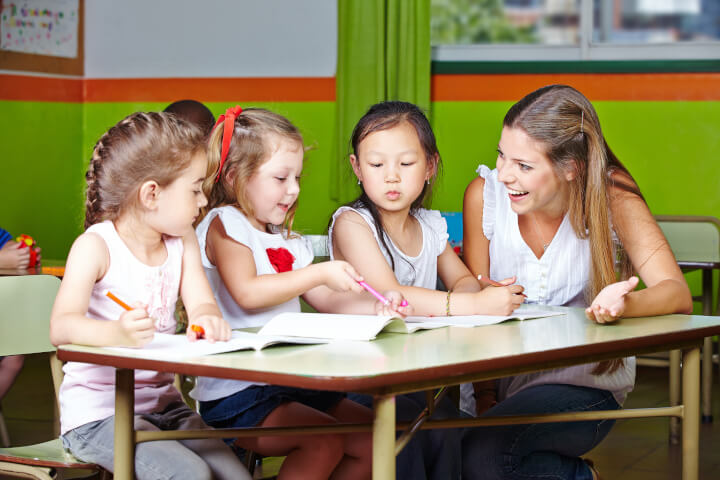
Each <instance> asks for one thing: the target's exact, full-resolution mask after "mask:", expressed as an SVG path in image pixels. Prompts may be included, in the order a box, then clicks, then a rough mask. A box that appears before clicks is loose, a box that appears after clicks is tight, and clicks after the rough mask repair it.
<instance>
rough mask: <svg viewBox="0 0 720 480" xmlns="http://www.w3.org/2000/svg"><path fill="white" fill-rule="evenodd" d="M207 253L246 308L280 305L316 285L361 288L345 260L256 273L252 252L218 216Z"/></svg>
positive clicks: (209, 232) (209, 234)
mask: <svg viewBox="0 0 720 480" xmlns="http://www.w3.org/2000/svg"><path fill="white" fill-rule="evenodd" d="M207 254H208V258H209V259H210V261H212V262H213V264H215V266H216V267H217V269H218V272H219V273H220V277H221V278H222V280H223V282H224V283H225V286H226V287H227V289H228V291H229V292H230V295H232V297H233V299H234V300H235V302H237V304H238V305H240V306H241V307H242V308H244V309H246V310H254V309H258V308H266V307H272V306H274V305H279V304H281V303H284V302H287V301H288V300H291V299H292V298H295V297H298V296H300V295H302V294H304V293H305V292H307V291H308V290H311V289H313V288H315V287H317V286H319V285H328V286H329V287H330V288H332V289H333V290H339V291H348V290H352V291H354V292H356V293H361V292H362V291H363V290H362V287H360V285H359V284H358V283H357V281H356V280H357V279H359V276H358V275H357V272H355V270H354V269H353V268H352V267H351V266H350V265H349V264H347V263H346V262H323V263H318V264H312V265H309V266H307V267H305V268H301V269H298V270H292V271H289V272H282V273H277V274H272V275H258V274H257V269H256V268H255V259H254V258H253V252H252V251H251V250H250V248H248V247H247V246H245V245H243V244H241V243H238V242H236V241H235V240H233V239H232V238H230V237H229V236H228V235H227V233H226V232H225V229H224V227H223V225H222V222H221V221H219V220H218V219H217V218H216V219H214V220H213V221H212V223H211V224H210V228H209V229H208V235H207ZM219 259H222V261H218V260H219Z"/></svg>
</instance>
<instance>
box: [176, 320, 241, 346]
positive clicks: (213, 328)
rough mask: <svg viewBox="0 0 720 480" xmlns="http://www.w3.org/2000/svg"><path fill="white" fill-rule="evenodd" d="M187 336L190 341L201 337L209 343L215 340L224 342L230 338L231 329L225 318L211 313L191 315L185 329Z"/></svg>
mask: <svg viewBox="0 0 720 480" xmlns="http://www.w3.org/2000/svg"><path fill="white" fill-rule="evenodd" d="M186 335H187V338H188V340H190V341H191V342H194V341H196V340H200V339H201V338H203V339H205V340H207V341H208V342H210V343H215V342H216V341H221V342H226V341H228V340H230V336H231V335H232V330H231V328H230V324H228V323H227V322H226V321H225V319H223V318H222V317H220V316H218V315H214V314H212V313H204V314H200V315H193V317H192V319H191V320H190V326H189V327H188V329H187V333H186Z"/></svg>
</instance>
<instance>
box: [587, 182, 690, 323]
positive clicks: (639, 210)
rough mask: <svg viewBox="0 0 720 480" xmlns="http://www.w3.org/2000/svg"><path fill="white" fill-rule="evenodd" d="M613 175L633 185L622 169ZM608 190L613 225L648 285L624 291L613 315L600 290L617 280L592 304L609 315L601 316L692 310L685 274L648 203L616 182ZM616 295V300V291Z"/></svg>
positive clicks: (611, 318) (608, 302)
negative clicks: (635, 289)
mask: <svg viewBox="0 0 720 480" xmlns="http://www.w3.org/2000/svg"><path fill="white" fill-rule="evenodd" d="M614 179H615V181H616V182H622V183H625V184H627V185H632V180H631V179H630V178H629V177H628V176H627V175H625V174H624V173H616V174H614ZM609 193H610V195H609V198H610V212H611V215H612V222H613V227H614V229H615V232H616V233H617V235H618V238H619V239H620V242H621V243H622V245H623V248H624V249H625V251H626V252H627V254H628V257H629V258H630V261H631V262H632V265H633V267H634V269H635V270H636V271H637V272H638V275H639V276H640V278H641V279H642V280H643V282H644V283H645V285H646V286H647V288H644V289H642V290H638V291H631V292H630V293H628V294H627V295H624V308H622V309H621V310H622V311H617V310H616V311H615V312H614V313H615V315H613V312H612V311H611V310H612V304H613V300H614V299H613V298H612V295H607V296H605V295H603V293H604V292H605V290H607V289H610V288H612V287H613V285H617V284H613V285H609V286H608V287H606V288H605V289H603V291H601V292H600V294H598V296H597V297H596V298H595V300H594V301H593V305H596V306H598V305H599V306H600V307H603V308H605V310H606V311H607V314H608V315H607V316H605V318H601V320H605V321H612V320H614V319H616V318H619V317H640V316H651V315H663V314H668V313H690V312H692V297H691V295H690V290H689V288H688V286H687V282H686V281H685V277H684V276H683V274H682V272H681V271H680V267H678V264H677V261H676V260H675V257H674V255H673V253H672V250H671V249H670V245H669V244H668V243H667V240H666V239H665V236H664V235H663V233H662V230H660V227H659V226H658V224H657V222H656V221H655V219H654V218H653V216H652V214H651V213H650V209H649V208H648V206H647V204H646V203H645V202H644V201H643V199H641V198H640V197H639V196H637V195H636V194H634V193H631V192H627V191H625V190H623V189H622V188H620V187H617V186H613V187H611V189H610V192H609ZM618 283H620V284H622V283H623V282H618ZM615 288H616V289H617V287H615ZM615 297H616V298H615V300H616V299H617V295H615ZM591 308H592V306H591ZM595 310H596V311H597V309H595ZM601 317H602V315H601Z"/></svg>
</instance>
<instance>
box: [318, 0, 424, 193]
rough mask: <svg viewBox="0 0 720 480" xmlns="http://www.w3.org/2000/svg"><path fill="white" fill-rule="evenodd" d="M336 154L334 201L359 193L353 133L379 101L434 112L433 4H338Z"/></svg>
mask: <svg viewBox="0 0 720 480" xmlns="http://www.w3.org/2000/svg"><path fill="white" fill-rule="evenodd" d="M335 83H336V86H335V90H336V99H335V102H336V107H335V114H336V119H335V150H334V152H335V153H334V158H333V161H332V162H331V163H330V198H331V199H333V200H336V201H339V202H341V203H345V202H348V201H350V200H352V199H353V198H355V197H356V196H357V195H358V192H359V190H358V189H357V185H356V184H355V182H354V176H353V175H352V174H351V171H350V166H349V163H348V154H349V153H350V146H349V144H350V134H351V133H352V129H353V127H354V126H355V123H357V121H358V120H359V119H360V117H361V116H362V115H363V114H364V113H365V112H366V111H367V109H368V108H369V107H370V106H371V105H372V104H374V103H377V102H380V101H382V100H404V101H407V102H412V103H415V104H417V105H419V106H420V107H421V108H423V109H424V110H425V111H426V112H429V108H430V0H338V62H337V74H336V76H335Z"/></svg>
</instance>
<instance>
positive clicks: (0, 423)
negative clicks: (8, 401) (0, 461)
mask: <svg viewBox="0 0 720 480" xmlns="http://www.w3.org/2000/svg"><path fill="white" fill-rule="evenodd" d="M0 446H2V447H4V448H7V447H9V446H10V435H9V434H8V429H7V425H5V416H4V415H3V413H2V406H1V405H0Z"/></svg>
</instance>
